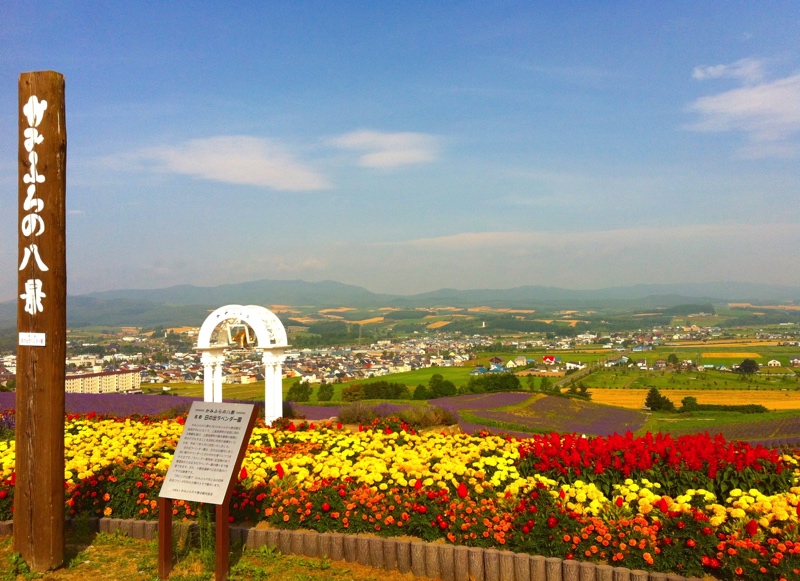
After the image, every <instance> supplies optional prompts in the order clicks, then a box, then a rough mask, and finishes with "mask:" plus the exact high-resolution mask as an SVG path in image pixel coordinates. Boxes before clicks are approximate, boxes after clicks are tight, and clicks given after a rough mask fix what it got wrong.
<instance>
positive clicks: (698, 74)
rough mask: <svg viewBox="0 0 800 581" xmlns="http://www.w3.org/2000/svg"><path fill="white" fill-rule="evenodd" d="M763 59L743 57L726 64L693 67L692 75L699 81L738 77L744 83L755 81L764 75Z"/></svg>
mask: <svg viewBox="0 0 800 581" xmlns="http://www.w3.org/2000/svg"><path fill="white" fill-rule="evenodd" d="M763 67H764V61H761V60H758V59H751V58H745V59H741V60H738V61H736V62H735V63H731V64H728V65H713V66H701V67H695V68H694V71H693V72H692V77H694V78H695V79H697V80H699V81H705V80H707V79H722V78H729V79H738V80H740V81H742V82H744V83H747V84H752V83H757V82H758V81H760V80H761V79H762V78H763V77H764V70H763Z"/></svg>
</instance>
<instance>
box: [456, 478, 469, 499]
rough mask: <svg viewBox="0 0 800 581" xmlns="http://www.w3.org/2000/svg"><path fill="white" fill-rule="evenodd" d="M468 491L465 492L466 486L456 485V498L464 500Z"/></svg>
mask: <svg viewBox="0 0 800 581" xmlns="http://www.w3.org/2000/svg"><path fill="white" fill-rule="evenodd" d="M467 494H469V491H468V490H467V485H466V484H464V483H463V482H462V483H461V484H459V485H458V497H459V498H466V497H467Z"/></svg>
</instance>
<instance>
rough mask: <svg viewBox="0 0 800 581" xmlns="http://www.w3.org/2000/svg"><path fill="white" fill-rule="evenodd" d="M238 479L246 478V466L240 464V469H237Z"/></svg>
mask: <svg viewBox="0 0 800 581" xmlns="http://www.w3.org/2000/svg"><path fill="white" fill-rule="evenodd" d="M239 480H247V468H245V467H244V466H242V469H241V470H240V471H239Z"/></svg>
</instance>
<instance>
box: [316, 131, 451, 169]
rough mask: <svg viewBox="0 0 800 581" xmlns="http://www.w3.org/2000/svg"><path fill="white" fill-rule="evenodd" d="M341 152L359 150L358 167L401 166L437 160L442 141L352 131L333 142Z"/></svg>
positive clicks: (423, 136) (417, 135)
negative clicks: (343, 150)
mask: <svg viewBox="0 0 800 581" xmlns="http://www.w3.org/2000/svg"><path fill="white" fill-rule="evenodd" d="M330 143H331V144H332V145H333V146H335V147H338V148H340V149H348V150H351V151H360V152H364V153H362V154H361V155H360V156H359V158H358V164H359V165H361V166H364V167H381V168H390V167H399V166H404V165H412V164H418V163H427V162H431V161H434V160H435V159H436V158H437V157H438V155H439V140H438V139H437V138H436V137H434V136H432V135H428V134H426V133H383V132H379V131H353V132H350V133H345V134H344V135H340V136H339V137H335V138H333V139H331V140H330Z"/></svg>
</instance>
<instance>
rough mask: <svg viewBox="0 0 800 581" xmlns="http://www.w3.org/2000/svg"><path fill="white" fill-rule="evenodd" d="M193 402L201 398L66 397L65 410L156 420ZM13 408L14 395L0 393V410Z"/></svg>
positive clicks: (130, 395) (97, 395) (108, 394)
mask: <svg viewBox="0 0 800 581" xmlns="http://www.w3.org/2000/svg"><path fill="white" fill-rule="evenodd" d="M193 401H202V398H195V397H180V396H175V395H143V394H118V393H101V394H93V393H67V394H65V402H64V407H65V409H66V412H67V413H68V414H88V413H91V412H95V413H98V414H104V415H114V416H131V415H134V414H139V415H147V416H157V415H161V414H165V415H175V414H176V413H184V412H188V411H189V408H190V407H191V405H192V402H193ZM15 408H16V393H14V392H8V391H4V392H0V410H9V409H15Z"/></svg>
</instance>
